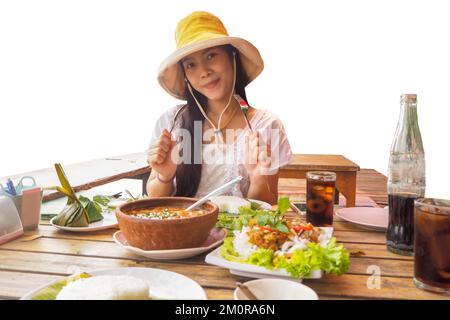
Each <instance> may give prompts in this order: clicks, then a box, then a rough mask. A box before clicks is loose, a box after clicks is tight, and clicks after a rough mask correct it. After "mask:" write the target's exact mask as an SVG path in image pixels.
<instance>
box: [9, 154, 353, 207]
mask: <svg viewBox="0 0 450 320" xmlns="http://www.w3.org/2000/svg"><path fill="white" fill-rule="evenodd" d="M62 165H63V168H64V171H65V173H66V175H67V178H68V179H69V182H70V184H71V185H72V186H73V188H74V190H75V192H78V191H81V190H89V189H91V188H93V187H96V186H100V185H103V184H106V183H110V182H113V181H117V180H120V179H124V178H133V179H142V194H146V193H147V191H146V183H147V179H148V177H149V175H150V171H151V168H150V167H149V166H148V164H147V162H146V155H145V154H144V153H133V154H127V155H122V156H115V157H109V158H100V159H95V160H90V161H86V162H80V163H75V164H71V165H64V164H62ZM317 170H319V171H333V172H336V189H337V191H338V192H337V193H336V196H338V194H339V192H341V193H342V194H343V195H344V196H345V198H346V206H347V207H353V206H354V205H355V192H356V172H357V171H358V170H359V166H358V165H357V164H355V163H353V162H351V161H350V160H348V159H347V158H345V157H344V156H341V155H324V154H320V155H314V154H302V155H299V154H295V155H293V159H292V161H291V163H290V164H288V165H287V166H285V167H283V168H281V170H280V177H281V178H296V179H303V178H305V175H306V172H308V171H317ZM23 176H33V177H36V180H37V181H36V183H37V184H38V185H40V186H56V185H59V180H58V177H57V175H56V172H55V169H54V168H53V167H51V168H45V169H41V170H36V171H32V172H26V173H22V174H17V175H14V176H11V177H10V178H12V179H13V181H18V180H19V179H20V178H21V177H23ZM6 178H7V177H3V178H0V182H2V183H3V184H5V182H6ZM60 196H62V194H60V193H58V192H55V191H45V193H44V201H48V200H53V199H56V198H58V197H60Z"/></svg>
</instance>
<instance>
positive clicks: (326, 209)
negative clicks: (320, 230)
mask: <svg viewBox="0 0 450 320" xmlns="http://www.w3.org/2000/svg"><path fill="white" fill-rule="evenodd" d="M335 184H336V173H334V172H327V171H318V172H307V173H306V221H307V222H310V223H311V224H312V225H314V226H318V227H330V226H331V225H332V224H333V206H334V192H335Z"/></svg>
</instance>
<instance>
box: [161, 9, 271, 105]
mask: <svg viewBox="0 0 450 320" xmlns="http://www.w3.org/2000/svg"><path fill="white" fill-rule="evenodd" d="M175 43H176V50H175V52H173V53H172V54H171V55H170V56H168V57H167V58H166V59H165V60H164V61H163V62H162V63H161V65H160V67H159V70H158V82H159V84H160V85H161V86H162V87H163V88H164V90H166V91H167V92H168V93H169V94H170V95H172V96H174V97H175V98H178V99H181V100H186V97H185V92H186V83H185V82H184V74H183V71H182V70H181V68H180V66H179V65H178V62H179V61H180V60H181V59H183V58H184V57H186V56H188V55H190V54H191V53H194V52H196V51H199V50H203V49H206V48H210V47H214V46H221V45H226V44H230V45H232V46H233V47H235V48H236V49H237V50H238V51H239V53H240V58H241V62H242V66H243V68H244V71H245V73H246V75H247V77H248V83H250V82H252V81H253V80H254V79H255V78H256V77H257V76H258V75H259V74H260V73H261V71H262V70H263V69H264V61H263V59H262V58H261V55H260V53H259V51H258V49H256V47H255V46H254V45H252V44H251V43H250V42H248V41H247V40H244V39H242V38H237V37H230V36H229V35H228V32H227V29H226V28H225V26H224V25H223V23H222V21H220V19H219V18H217V17H216V16H215V15H213V14H211V13H209V12H205V11H195V12H193V13H191V14H189V15H188V16H186V17H185V18H183V19H181V20H180V21H179V22H178V25H177V28H176V30H175ZM248 83H246V84H245V85H247V84H248Z"/></svg>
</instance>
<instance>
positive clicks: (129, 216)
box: [116, 197, 219, 250]
mask: <svg viewBox="0 0 450 320" xmlns="http://www.w3.org/2000/svg"><path fill="white" fill-rule="evenodd" d="M197 200H198V199H193V198H183V197H160V198H149V199H144V200H137V201H133V202H129V203H125V204H123V205H121V206H119V207H118V208H117V210H116V217H117V221H118V223H119V227H120V231H121V232H123V235H124V236H125V238H126V239H127V242H128V243H129V244H130V245H131V246H133V247H137V248H140V249H143V250H171V249H185V248H196V247H199V246H201V245H202V243H203V242H204V241H205V240H206V239H207V238H208V235H209V233H210V231H211V229H212V228H214V226H215V224H216V222H217V215H218V214H219V208H218V207H217V206H216V205H215V204H213V203H212V202H207V203H205V204H203V205H202V206H199V207H198V208H196V209H195V210H193V211H186V210H185V209H186V208H187V207H189V206H190V205H191V204H193V203H194V202H196V201H197Z"/></svg>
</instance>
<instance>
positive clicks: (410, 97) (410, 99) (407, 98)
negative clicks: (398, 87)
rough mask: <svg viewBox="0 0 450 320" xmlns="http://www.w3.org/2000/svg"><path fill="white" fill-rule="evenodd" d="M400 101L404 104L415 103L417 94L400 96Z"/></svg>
mask: <svg viewBox="0 0 450 320" xmlns="http://www.w3.org/2000/svg"><path fill="white" fill-rule="evenodd" d="M400 100H401V101H403V102H406V103H410V102H417V94H414V93H405V94H402V95H401V96H400Z"/></svg>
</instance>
